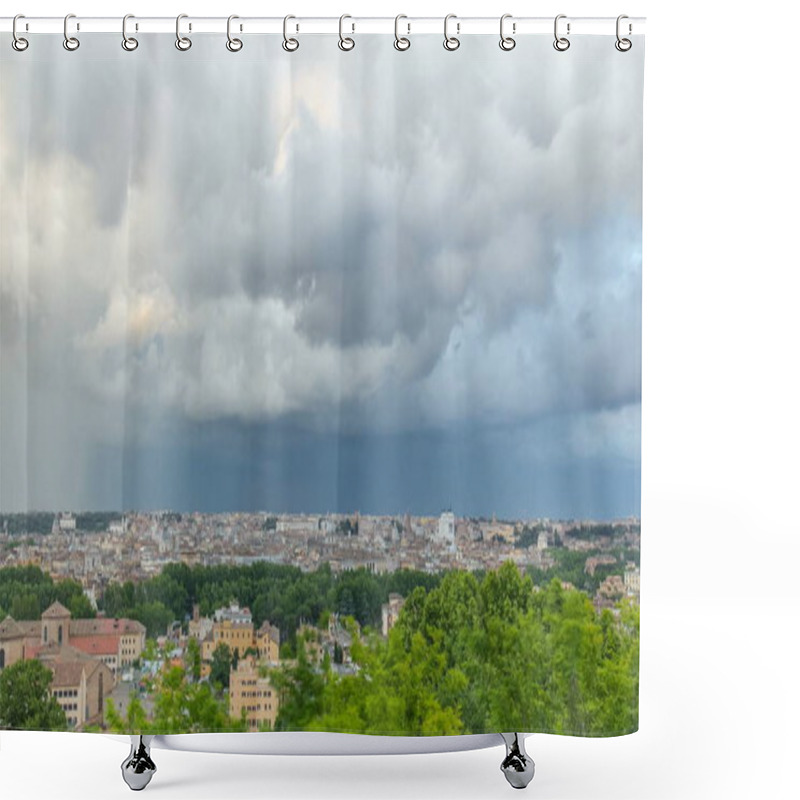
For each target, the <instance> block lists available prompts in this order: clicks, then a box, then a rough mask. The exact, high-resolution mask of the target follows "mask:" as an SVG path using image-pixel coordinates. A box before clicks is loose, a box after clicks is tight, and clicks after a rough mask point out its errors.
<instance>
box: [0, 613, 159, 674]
mask: <svg viewBox="0 0 800 800" xmlns="http://www.w3.org/2000/svg"><path fill="white" fill-rule="evenodd" d="M145 635H146V630H145V627H144V625H142V623H141V622H137V621H136V620H132V619H111V618H106V617H97V618H96V619H72V614H71V613H70V611H69V609H68V608H66V607H65V606H63V605H62V604H61V603H59V602H58V601H56V602H55V603H53V604H52V605H51V606H50V607H49V608H48V609H47V610H46V611H44V612H43V613H42V618H41V620H20V621H16V620H14V619H12V618H11V617H6V618H5V620H3V622H2V623H1V624H0V650H2V651H3V653H2V655H0V659H2V665H1V666H0V668H2V666H10V665H11V664H13V663H14V662H15V661H20V660H25V659H29V658H36V657H37V655H36V654H37V653H39V652H40V651H42V650H43V648H46V647H48V646H49V645H55V646H56V647H73V648H75V649H76V650H78V651H80V652H82V653H84V654H85V655H87V656H90V657H91V658H94V659H96V660H98V661H101V662H102V663H103V664H104V665H105V666H106V667H108V669H109V670H110V672H111V675H112V677H113V679H114V680H116V679H117V677H118V676H119V674H120V672H121V671H122V669H124V668H125V667H127V666H130V665H131V664H132V663H133V662H134V661H135V660H136V659H137V658H139V656H141V654H142V651H143V650H144V645H145Z"/></svg>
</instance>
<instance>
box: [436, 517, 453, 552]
mask: <svg viewBox="0 0 800 800" xmlns="http://www.w3.org/2000/svg"><path fill="white" fill-rule="evenodd" d="M436 538H437V539H438V541H440V542H442V543H443V544H446V545H447V546H448V547H449V548H450V549H451V550H453V549H455V546H456V517H455V514H453V512H452V511H443V512H442V513H441V514H440V515H439V529H438V534H437V537H436Z"/></svg>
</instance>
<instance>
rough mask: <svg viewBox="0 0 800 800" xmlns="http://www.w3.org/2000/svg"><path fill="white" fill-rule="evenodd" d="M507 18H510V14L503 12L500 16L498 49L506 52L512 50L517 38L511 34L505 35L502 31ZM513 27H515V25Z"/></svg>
mask: <svg viewBox="0 0 800 800" xmlns="http://www.w3.org/2000/svg"><path fill="white" fill-rule="evenodd" d="M507 19H511V14H503V16H502V17H500V49H501V50H505V51H506V52H508V51H509V50H513V49H514V48H515V47H516V46H517V40H516V39H514V38H513V37H511V36H506V35H505V33H504V32H503V26H504V24H505V21H506V20H507ZM514 28H516V25H515V26H514ZM515 32H516V31H515Z"/></svg>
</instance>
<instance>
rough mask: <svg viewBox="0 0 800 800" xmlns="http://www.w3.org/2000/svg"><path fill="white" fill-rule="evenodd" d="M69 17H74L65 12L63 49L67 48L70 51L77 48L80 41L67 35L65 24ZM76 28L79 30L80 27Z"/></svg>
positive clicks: (67, 22) (66, 24)
mask: <svg viewBox="0 0 800 800" xmlns="http://www.w3.org/2000/svg"><path fill="white" fill-rule="evenodd" d="M71 19H75V15H74V14H67V16H66V17H64V49H65V50H69V51H70V52H72V51H73V50H77V49H78V48H79V47H80V46H81V43H80V41H79V40H78V39H76V38H75V37H74V36H70V35H69V31H68V29H67V26H68V24H69V21H70V20H71ZM78 30H80V28H79V29H78Z"/></svg>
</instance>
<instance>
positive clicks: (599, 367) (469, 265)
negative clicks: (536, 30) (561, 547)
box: [0, 35, 642, 506]
mask: <svg viewBox="0 0 800 800" xmlns="http://www.w3.org/2000/svg"><path fill="white" fill-rule="evenodd" d="M172 38H173V37H170V36H166V35H165V36H151V37H147V39H146V41H143V43H142V46H141V47H140V48H139V50H140V51H141V52H139V51H137V53H136V54H129V53H126V52H124V51H123V50H122V48H120V47H119V42H118V37H117V36H108V37H105V36H97V35H93V36H92V38H91V40H90V39H87V41H86V42H85V43H84V44H85V47H81V49H80V50H79V51H76V53H74V54H69V56H65V54H64V53H63V49H61V48H60V39H59V37H56V36H53V37H43V38H42V40H41V41H40V40H38V39H37V42H36V47H37V53H38V58H37V59H36V60H34V59H27V60H24V59H22V58H20V57H19V56H18V54H13V53H12V52H11V50H10V49H9V53H4V54H3V56H2V58H3V71H2V75H0V81H1V82H2V85H1V86H0V89H2V94H1V95H0V102H1V103H2V108H0V113H2V119H3V123H2V126H0V137H1V138H0V147H1V148H2V153H1V155H2V162H1V163H0V177H1V178H2V196H1V197H0V229H1V230H2V243H0V266H1V267H2V272H1V273H0V314H2V316H1V317H0V334H1V336H0V359H2V383H0V396H1V397H2V403H3V413H2V416H1V417H0V433H2V437H3V455H2V461H1V462H0V469H1V470H2V486H1V487H0V489H1V490H2V495H1V496H0V504H2V505H4V506H8V505H15V506H18V505H25V504H32V503H33V504H35V502H36V501H37V499H39V500H41V502H47V503H50V504H51V503H53V502H55V501H54V500H52V499H46V498H53V497H55V498H58V501H59V502H62V503H63V504H67V505H68V504H69V503H67V502H65V498H70V497H75V496H77V497H80V498H85V500H84V501H83V502H86V503H91V502H97V500H96V499H95V498H97V497H98V496H99V495H98V493H97V491H96V489H95V488H93V487H92V481H93V478H92V477H91V475H92V472H93V470H95V471H96V470H97V466H96V464H95V465H94V466H93V464H94V463H95V462H94V460H93V459H95V458H96V452H97V448H111V449H112V450H113V449H114V448H117V449H119V448H121V447H123V445H125V446H130V445H131V441H130V437H131V431H132V430H133V429H134V428H133V427H132V426H133V425H134V420H138V421H139V422H140V423H141V424H138V427H136V428H135V430H136V436H137V437H139V438H140V440H141V441H140V443H141V444H142V445H147V446H155V445H156V444H157V443H158V442H159V441H162V442H163V428H162V424H161V423H159V420H161V421H162V423H163V421H164V420H167V419H169V420H172V421H173V422H174V421H175V420H185V421H186V423H187V424H194V423H198V424H209V425H210V424H217V423H219V424H222V423H225V424H227V422H233V423H235V424H237V425H245V426H246V425H253V426H257V425H267V424H268V425H275V424H281V423H282V422H286V423H287V424H288V421H291V424H292V425H293V426H299V428H301V429H302V428H305V429H308V430H314V431H317V432H319V433H320V435H322V434H325V435H327V436H329V435H331V434H335V433H336V431H343V432H345V433H347V434H348V435H349V434H352V435H354V436H369V435H371V434H375V435H377V434H378V433H380V434H381V435H384V434H386V435H403V434H404V433H405V434H410V433H413V432H414V431H423V430H427V431H430V430H442V431H446V430H455V429H463V428H464V426H469V425H473V426H479V427H481V426H482V427H486V428H487V429H488V428H491V427H493V426H501V427H506V428H512V429H513V427H514V426H515V425H516V426H534V427H535V426H537V425H540V424H541V423H542V421H543V420H547V419H554V418H559V419H563V420H565V421H564V422H563V424H564V425H566V429H565V430H564V433H563V441H562V445H561V447H562V449H563V451H564V452H568V453H570V454H571V455H572V457H574V458H575V459H586V458H589V457H592V458H594V457H605V456H611V455H613V456H614V457H615V458H623V459H628V460H630V459H633V460H634V461H637V462H638V418H639V417H638V414H639V411H638V404H639V397H640V386H641V379H640V361H641V350H640V337H641V318H640V296H641V240H640V236H641V94H642V86H641V79H642V70H641V62H640V61H639V59H640V58H641V55H640V54H637V53H632V54H629V55H628V56H626V61H624V62H623V60H622V59H621V58H620V57H619V53H617V52H616V51H615V50H614V48H613V46H611V47H609V42H608V41H606V40H604V39H602V38H599V37H583V38H581V39H577V38H576V41H575V42H574V46H573V47H572V48H571V49H570V52H569V53H566V54H558V53H556V52H555V51H553V48H552V46H551V45H550V43H549V42H547V41H544V39H543V38H542V39H541V40H540V39H539V37H531V39H530V40H526V41H525V42H520V45H519V46H518V47H517V48H516V49H515V51H514V52H513V53H503V52H502V51H500V50H499V48H498V47H497V46H496V41H495V37H491V41H489V38H490V37H487V38H486V40H483V38H482V37H481V38H477V37H475V38H466V39H465V41H464V43H463V45H462V48H461V50H460V51H459V52H458V53H448V52H446V51H445V50H444V48H442V47H441V42H440V41H439V40H438V39H436V37H431V38H430V40H429V41H428V40H427V37H420V39H419V40H415V42H414V46H413V48H412V49H411V51H409V52H408V53H397V52H396V51H395V50H394V49H393V48H392V47H391V44H390V42H389V40H387V39H386V37H366V36H362V37H359V40H358V44H357V47H356V49H355V51H354V52H353V53H350V54H342V53H341V52H339V51H338V49H337V48H336V47H335V43H334V45H333V46H332V44H331V40H330V39H328V38H327V37H308V38H307V39H304V40H303V42H302V46H301V49H300V51H299V52H298V53H295V54H292V55H290V54H287V53H285V52H283V51H282V50H281V48H280V46H279V45H278V44H277V43H276V40H275V39H274V37H262V38H260V39H258V38H255V37H253V38H252V40H250V39H248V41H247V43H246V46H245V48H244V49H243V51H242V52H241V53H239V54H236V55H231V54H230V53H228V52H227V51H225V50H224V47H221V46H220V42H219V41H218V40H217V39H216V37H209V38H207V39H206V38H201V37H198V39H197V41H196V42H195V44H194V46H193V48H192V49H191V50H190V51H188V52H186V53H179V52H178V51H177V50H176V49H175V47H174V46H173V45H172ZM462 51H463V52H462ZM470 51H471V52H470ZM11 56H14V57H13V58H12V57H11ZM147 420H149V422H146V421H147ZM559 424H561V423H559ZM173 428H174V426H173ZM620 442H624V444H620ZM66 452H68V453H70V454H71V455H70V458H71V459H74V462H73V463H75V467H74V469H73V470H72V473H73V477H72V478H70V479H69V480H68V481H67V484H66V485H64V479H63V478H62V477H60V476H62V475H63V474H65V471H66V465H65V463H64V456H63V455H60V454H63V453H66ZM45 473H47V475H48V477H47V479H45V478H43V477H41V476H42V475H43V474H45ZM55 485H58V487H59V488H58V489H56V488H54V486H55ZM36 486H38V487H47V488H46V489H44V488H42V489H41V495H38V494H37V491H38V490H35V488H31V487H36ZM26 487H27V488H26ZM106 496H107V495H106ZM72 505H74V502H73V503H72Z"/></svg>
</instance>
